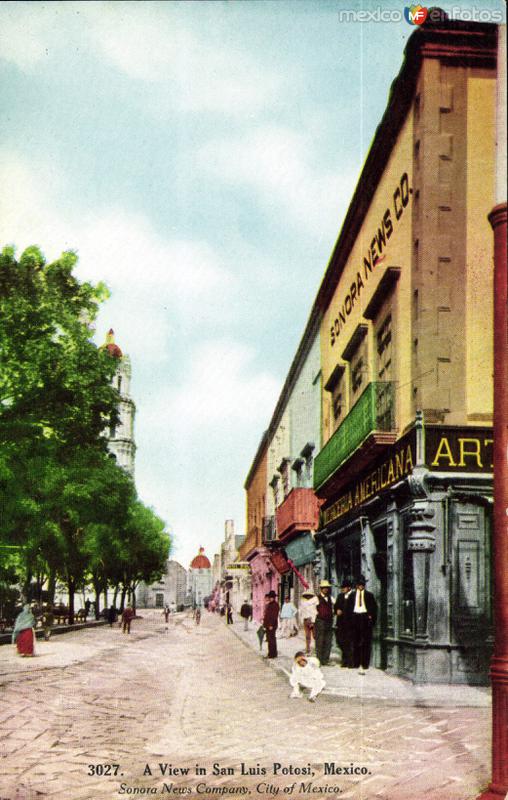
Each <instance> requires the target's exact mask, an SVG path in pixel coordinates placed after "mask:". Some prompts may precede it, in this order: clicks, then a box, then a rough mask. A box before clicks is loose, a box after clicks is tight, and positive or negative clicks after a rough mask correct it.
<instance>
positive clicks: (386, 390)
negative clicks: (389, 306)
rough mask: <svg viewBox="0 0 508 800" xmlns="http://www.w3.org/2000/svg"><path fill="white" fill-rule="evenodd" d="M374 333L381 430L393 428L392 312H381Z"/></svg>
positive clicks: (378, 425) (379, 425)
mask: <svg viewBox="0 0 508 800" xmlns="http://www.w3.org/2000/svg"><path fill="white" fill-rule="evenodd" d="M375 335H376V376H377V380H378V387H377V415H378V423H377V427H378V428H379V429H380V430H382V431H389V430H393V428H394V425H395V421H394V414H393V364H392V352H393V351H392V347H393V335H392V313H391V311H389V312H388V313H385V314H382V315H381V316H380V322H379V323H378V324H376V327H375Z"/></svg>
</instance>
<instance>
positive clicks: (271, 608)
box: [263, 590, 279, 658]
mask: <svg viewBox="0 0 508 800" xmlns="http://www.w3.org/2000/svg"><path fill="white" fill-rule="evenodd" d="M278 624H279V604H278V602H277V595H276V593H275V592H274V591H273V590H272V591H271V592H268V603H267V604H266V606H265V613H264V616H263V627H264V629H265V631H266V641H267V644H268V655H267V656H266V658H277V639H276V636H275V634H276V631H277V625H278Z"/></svg>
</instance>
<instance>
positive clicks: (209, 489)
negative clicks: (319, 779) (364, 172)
mask: <svg viewBox="0 0 508 800" xmlns="http://www.w3.org/2000/svg"><path fill="white" fill-rule="evenodd" d="M440 5H441V7H442V8H444V9H445V10H447V11H449V12H451V13H452V15H453V16H457V15H459V16H460V15H461V14H462V15H463V18H467V14H470V15H472V14H475V13H477V14H478V13H480V12H482V13H483V14H488V13H489V12H492V11H494V12H497V13H499V12H500V11H502V13H503V15H504V3H503V2H502V0H484V1H483V2H476V3H474V2H469V1H468V2H463V3H460V4H459V3H441V4H440ZM403 8H404V4H403V3H398V2H393V3H392V2H390V1H389V2H386V1H384V2H382V3H379V2H375V0H372V2H371V1H370V0H364V2H361V1H360V0H340V1H337V2H328V0H289V1H288V2H286V0H275V2H271V1H270V0H266V1H265V0H229V2H220V0H217V2H199V0H198V1H197V2H186V1H185V0H181V2H164V0H162V1H161V2H156V3H151V2H122V1H121V0H120V1H119V2H104V3H96V2H50V3H44V2H38V3H22V2H0V93H1V95H0V96H1V106H2V114H1V115H0V186H1V192H0V244H1V246H2V247H3V246H5V245H8V244H13V245H15V246H16V249H17V252H18V255H20V254H21V252H22V251H23V249H24V248H25V247H27V246H28V245H30V244H37V245H39V247H40V248H41V250H42V251H43V253H44V254H45V256H46V258H47V259H48V260H51V259H53V258H57V257H58V256H59V255H60V253H61V252H63V251H65V250H69V249H72V250H75V251H76V252H77V253H78V255H79V264H78V267H77V274H78V277H79V278H80V279H81V280H89V281H92V282H98V281H104V282H105V283H106V284H107V286H108V287H109V289H110V292H111V297H110V299H109V300H108V301H107V302H106V303H105V304H104V306H103V307H102V308H101V311H100V314H99V317H98V320H97V323H96V332H95V340H96V342H97V344H102V343H103V341H104V339H105V334H106V332H107V330H108V329H109V328H110V327H112V328H113V329H114V330H115V335H116V341H117V343H118V344H119V345H120V347H121V348H122V350H123V352H124V353H128V354H129V356H130V359H131V362H132V397H133V399H134V401H135V404H136V418H135V439H136V445H137V453H136V468H135V475H136V486H137V490H138V493H139V496H140V498H141V499H142V500H143V502H144V503H146V504H147V505H150V506H151V507H153V509H154V510H155V511H156V513H157V514H159V515H160V516H161V517H162V518H163V519H164V520H165V521H166V524H167V529H168V531H169V532H170V533H171V537H172V543H173V546H172V553H171V557H173V558H176V559H177V560H178V561H180V563H182V564H183V565H184V566H185V567H188V565H189V563H190V561H191V559H192V558H193V556H194V555H196V554H197V552H198V548H199V547H200V546H203V547H204V548H205V551H206V553H207V555H208V556H209V557H210V559H212V556H213V554H214V553H215V552H217V551H218V550H219V547H220V543H221V541H222V540H223V538H224V523H225V520H226V519H233V520H234V522H235V528H236V533H237V534H244V533H245V516H246V513H245V491H244V488H243V486H244V482H245V478H246V476H247V473H248V471H249V468H250V465H251V463H252V460H253V458H254V456H255V453H256V450H257V446H258V444H259V441H260V439H261V436H262V434H263V431H264V430H265V429H266V428H267V427H268V424H269V422H270V418H271V415H272V412H273V409H274V407H275V404H276V401H277V399H278V396H279V394H280V391H281V388H282V385H283V383H284V379H285V377H286V374H287V371H288V369H289V366H290V364H291V361H292V359H293V357H294V355H295V352H296V349H297V347H298V343H299V340H300V337H301V335H302V333H303V330H304V327H305V323H306V320H307V317H308V314H309V311H310V308H311V305H312V303H313V300H314V297H315V295H316V292H317V289H318V287H319V285H320V282H321V280H322V277H323V275H324V272H325V270H326V266H327V263H328V259H329V257H330V255H331V252H332V250H333V246H334V244H335V241H336V239H337V236H338V234H339V231H340V228H341V225H342V221H343V218H344V216H345V213H346V211H347V208H348V205H349V202H350V200H351V197H352V194H353V191H354V188H355V185H356V182H357V180H358V178H359V175H360V172H361V169H362V165H363V163H364V161H365V157H366V155H367V153H368V150H369V146H370V144H371V141H372V138H373V136H374V133H375V130H376V127H377V125H378V124H379V122H380V120H381V117H382V115H383V112H384V109H385V107H386V103H387V100H388V93H389V89H390V85H391V83H392V81H393V79H394V78H395V77H396V75H397V73H398V71H399V69H400V66H401V64H402V60H403V50H404V46H405V43H406V42H407V40H408V38H409V36H410V35H411V34H412V33H413V32H414V30H415V26H414V25H411V24H409V23H408V22H406V21H405V19H404V17H403V14H402V12H403ZM380 9H382V10H383V11H385V12H387V11H389V12H390V13H392V12H393V14H392V18H390V19H389V20H387V21H378V20H379V16H378V17H377V20H376V14H379V11H380ZM452 9H453V11H452ZM345 10H348V11H354V12H360V11H363V12H370V19H369V20H367V21H359V20H358V19H355V18H351V17H349V21H345V20H344V18H342V19H341V18H340V12H343V11H345ZM397 17H399V18H398V19H397ZM469 18H471V17H469ZM484 21H486V19H484Z"/></svg>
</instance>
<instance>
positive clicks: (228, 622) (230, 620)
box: [226, 603, 233, 625]
mask: <svg viewBox="0 0 508 800" xmlns="http://www.w3.org/2000/svg"><path fill="white" fill-rule="evenodd" d="M232 624H233V606H232V605H231V603H226V625H232Z"/></svg>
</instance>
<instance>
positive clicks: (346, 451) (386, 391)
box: [314, 381, 395, 489]
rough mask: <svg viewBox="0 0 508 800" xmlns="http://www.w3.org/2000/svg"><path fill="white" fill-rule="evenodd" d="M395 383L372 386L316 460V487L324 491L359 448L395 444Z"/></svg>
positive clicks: (372, 384)
mask: <svg viewBox="0 0 508 800" xmlns="http://www.w3.org/2000/svg"><path fill="white" fill-rule="evenodd" d="M394 428H395V415H394V402H393V383H388V382H381V381H378V382H375V383H369V384H368V386H367V387H366V389H365V391H364V392H363V394H362V395H361V396H360V397H359V399H358V400H357V402H356V403H355V405H354V406H353V408H352V409H351V411H350V412H349V414H348V415H347V417H345V418H344V420H343V422H342V423H341V424H340V426H339V427H338V428H337V430H336V431H335V433H334V434H333V436H332V437H331V438H330V439H329V440H328V442H327V443H326V444H325V446H324V447H323V449H322V450H321V452H320V453H318V455H317V456H316V459H315V461H314V488H315V489H321V488H322V487H323V485H324V484H325V483H327V482H328V481H329V480H330V478H332V476H333V475H334V473H335V472H336V471H337V470H338V469H339V467H340V465H341V464H343V463H344V461H346V460H347V459H348V458H350V456H352V455H353V453H354V452H355V451H356V450H358V449H359V448H360V447H366V448H367V446H370V445H372V446H373V448H374V449H376V448H377V447H379V446H385V445H387V444H392V443H393V442H394V441H395V433H394Z"/></svg>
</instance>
